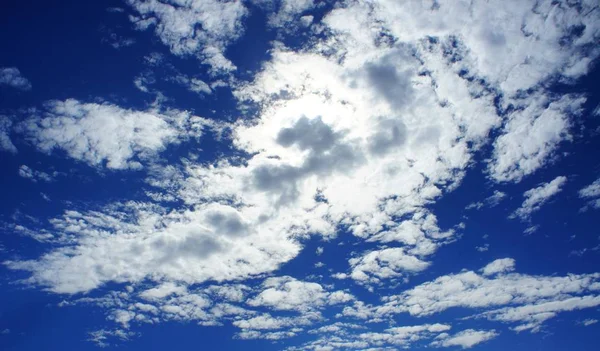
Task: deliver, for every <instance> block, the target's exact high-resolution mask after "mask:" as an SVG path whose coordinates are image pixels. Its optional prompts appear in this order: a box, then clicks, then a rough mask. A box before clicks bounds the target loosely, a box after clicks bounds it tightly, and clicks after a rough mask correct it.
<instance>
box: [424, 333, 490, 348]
mask: <svg viewBox="0 0 600 351" xmlns="http://www.w3.org/2000/svg"><path fill="white" fill-rule="evenodd" d="M497 336H498V333H497V332H496V331H493V330H491V331H484V330H473V329H467V330H463V331H461V332H459V333H457V334H454V335H452V336H450V335H448V334H445V335H444V336H442V337H440V338H439V339H440V340H437V341H434V342H432V343H431V345H432V346H437V347H452V346H460V347H462V348H463V349H470V348H471V347H473V346H475V345H478V344H481V343H482V342H485V341H488V340H491V339H493V338H495V337H497Z"/></svg>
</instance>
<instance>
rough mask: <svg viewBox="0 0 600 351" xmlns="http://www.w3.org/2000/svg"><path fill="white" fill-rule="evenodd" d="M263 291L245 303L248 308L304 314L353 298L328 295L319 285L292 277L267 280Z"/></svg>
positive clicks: (338, 292) (338, 294)
mask: <svg viewBox="0 0 600 351" xmlns="http://www.w3.org/2000/svg"><path fill="white" fill-rule="evenodd" d="M262 287H263V290H262V291H261V292H260V294H258V295H257V296H255V297H254V298H251V299H249V300H248V301H247V303H248V305H250V306H268V307H271V308H272V309H275V310H289V311H301V312H306V311H310V310H314V309H316V308H319V307H322V306H324V305H330V304H338V303H345V302H348V301H352V300H353V299H354V297H353V296H352V295H350V294H348V293H345V292H343V291H335V292H332V293H328V292H326V291H325V289H323V287H322V286H321V285H320V284H317V283H310V282H303V281H299V280H296V279H294V278H292V277H289V276H285V277H277V278H268V279H266V280H265V282H264V283H263V284H262Z"/></svg>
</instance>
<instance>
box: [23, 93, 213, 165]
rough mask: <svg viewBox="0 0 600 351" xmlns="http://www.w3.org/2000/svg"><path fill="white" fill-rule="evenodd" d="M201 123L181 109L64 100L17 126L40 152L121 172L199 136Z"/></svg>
mask: <svg viewBox="0 0 600 351" xmlns="http://www.w3.org/2000/svg"><path fill="white" fill-rule="evenodd" d="M207 125H210V122H207V120H205V119H204V118H201V117H197V116H193V115H191V114H190V113H189V112H185V111H176V110H170V111H166V112H165V113H160V112H159V111H156V110H148V111H134V110H130V109H124V108H121V107H119V106H116V105H111V104H108V103H103V104H98V103H83V102H80V101H77V100H74V99H69V100H65V101H51V102H48V103H47V104H46V106H45V108H44V109H43V110H42V111H34V113H32V114H31V115H30V116H29V117H28V118H27V119H26V120H25V121H24V122H22V123H21V125H20V128H21V129H22V131H23V132H24V133H25V134H26V135H27V137H28V139H29V140H30V142H31V143H33V144H34V145H35V146H36V147H37V148H38V149H40V150H41V151H43V152H46V153H51V152H52V151H53V150H55V149H61V150H63V151H65V152H66V153H67V155H69V156H70V157H72V158H74V159H76V160H79V161H83V162H85V163H88V164H89V165H90V166H93V167H99V168H103V167H106V168H108V169H112V170H123V169H140V168H142V167H143V166H142V162H144V161H146V160H148V159H151V158H153V157H154V156H155V155H156V154H157V153H159V152H161V151H163V150H164V149H165V148H166V147H167V146H168V145H169V144H173V143H179V142H181V141H182V140H185V139H187V138H190V137H194V138H198V137H200V136H201V135H202V131H203V129H204V127H206V126H207Z"/></svg>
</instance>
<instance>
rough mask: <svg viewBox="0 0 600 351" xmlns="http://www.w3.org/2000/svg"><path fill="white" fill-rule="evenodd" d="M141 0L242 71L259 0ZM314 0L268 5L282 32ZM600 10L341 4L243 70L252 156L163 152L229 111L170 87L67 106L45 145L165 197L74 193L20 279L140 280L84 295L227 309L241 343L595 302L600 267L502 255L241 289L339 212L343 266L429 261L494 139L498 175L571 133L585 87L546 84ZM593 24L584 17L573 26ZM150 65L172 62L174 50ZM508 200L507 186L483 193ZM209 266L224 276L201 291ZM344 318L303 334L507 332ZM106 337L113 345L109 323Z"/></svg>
mask: <svg viewBox="0 0 600 351" xmlns="http://www.w3.org/2000/svg"><path fill="white" fill-rule="evenodd" d="M128 3H129V4H130V5H131V7H132V8H133V9H134V11H136V12H137V14H138V15H137V16H132V17H131V20H132V21H133V22H134V23H136V25H137V27H138V28H139V29H147V28H150V27H152V28H153V30H154V32H155V34H156V35H157V36H158V37H159V38H160V40H161V41H162V42H163V43H164V44H165V45H168V46H169V48H170V50H171V52H172V53H174V54H176V55H182V56H185V55H195V56H197V57H198V58H199V59H200V60H201V62H202V63H204V64H207V65H209V66H210V67H211V72H212V73H213V74H219V73H230V74H235V73H233V72H234V69H235V66H234V64H233V63H232V62H231V61H229V59H227V58H226V57H225V52H226V50H227V48H228V46H229V45H230V44H231V43H232V42H234V41H235V40H237V39H238V38H240V37H241V35H242V33H243V27H242V24H243V23H242V22H243V19H244V18H245V17H246V16H247V15H248V11H247V9H246V8H245V7H244V2H242V1H228V2H224V1H216V0H209V1H200V0H170V1H158V0H149V1H138V0H128ZM314 6H315V5H314V2H312V1H302V2H293V1H285V2H282V3H281V6H280V7H278V10H277V12H276V13H274V14H273V15H272V16H270V17H269V18H270V21H271V24H272V27H273V28H275V30H277V29H276V27H282V28H286V29H288V28H292V27H293V24H291V23H290V22H293V21H296V22H297V23H308V17H304V18H305V19H304V20H303V19H302V18H303V17H302V16H309V15H307V14H308V13H309V12H310V10H311V9H312V8H313V7H314ZM594 6H596V4H595V3H594V1H583V2H581V4H579V6H571V5H570V4H562V3H561V4H557V5H552V3H551V2H550V1H547V2H535V1H521V2H513V3H510V4H507V3H506V2H504V1H500V0H490V1H486V2H473V1H466V0H465V1H455V2H446V3H437V2H436V3H435V6H431V4H427V3H417V2H414V3H413V2H398V1H391V0H382V1H379V2H365V1H348V2H344V3H341V4H339V5H338V6H336V7H335V9H334V10H333V11H331V12H330V13H327V14H325V16H324V18H323V19H322V21H321V22H320V23H314V24H313V25H311V27H310V29H309V31H312V30H314V31H315V32H312V33H313V34H318V35H317V36H315V37H313V39H311V40H309V41H308V42H307V43H306V45H305V46H304V47H303V49H302V50H299V51H293V50H291V49H289V48H286V47H285V46H284V44H282V43H280V42H277V43H273V47H272V48H271V50H270V51H269V54H270V58H269V60H268V61H267V62H264V64H263V66H262V67H261V71H260V72H259V73H258V74H256V75H255V76H254V77H253V79H251V80H250V81H247V82H240V81H236V83H235V84H234V86H233V90H234V91H233V96H234V98H235V99H237V101H236V102H237V103H239V106H240V109H241V110H242V112H246V114H245V115H244V118H243V119H242V118H241V119H240V120H239V121H237V122H235V123H234V124H233V125H231V126H230V127H231V137H232V143H231V145H227V146H229V147H230V148H231V150H232V151H233V152H232V153H231V154H235V155H236V156H231V157H229V156H220V157H219V158H218V159H216V160H214V162H199V161H198V160H197V159H196V158H194V157H189V158H187V159H185V160H182V161H181V163H177V164H167V165H163V164H162V163H161V164H159V163H155V162H153V161H155V160H156V158H158V157H159V156H160V153H161V152H162V151H163V150H165V148H167V147H168V146H169V145H172V144H177V143H181V142H184V141H186V140H188V139H190V138H196V137H199V136H200V135H201V134H202V130H203V128H207V127H210V128H216V129H218V127H219V126H215V125H214V124H211V122H210V121H207V120H205V119H203V118H200V117H195V116H193V115H192V114H191V113H188V112H182V111H175V110H165V109H161V108H160V107H159V105H160V103H161V102H164V96H162V95H160V96H159V98H157V100H156V103H155V105H154V106H155V108H153V109H149V110H146V111H134V110H129V109H126V108H122V107H119V106H116V105H112V104H108V103H103V104H99V103H83V102H79V101H77V100H66V101H62V102H61V101H55V102H51V103H49V104H48V106H47V108H46V109H44V110H41V111H33V112H32V115H31V116H30V118H29V119H28V120H27V121H26V122H25V123H24V124H22V125H21V128H22V130H23V131H24V132H25V133H26V135H27V136H28V138H29V139H30V141H31V142H32V143H33V144H34V145H35V146H37V147H38V148H39V149H40V150H42V151H44V152H48V153H50V152H53V151H54V150H55V149H60V150H63V151H64V152H66V154H67V155H69V156H70V157H72V158H74V159H76V160H80V161H83V162H86V163H88V164H90V165H92V166H94V167H98V168H101V167H106V168H109V169H140V168H143V171H144V172H146V173H144V174H143V176H144V177H145V180H146V183H145V184H144V188H143V189H142V190H143V193H144V194H147V196H148V197H149V198H150V199H151V200H153V201H155V202H156V203H150V202H148V203H142V202H133V201H131V202H126V201H125V199H124V202H123V203H118V202H117V203H112V204H108V205H106V206H104V207H100V208H95V209H93V210H86V211H83V210H78V209H77V208H74V207H71V208H69V209H67V210H65V211H64V213H63V215H62V216H59V217H56V218H52V219H51V220H50V222H49V223H50V226H51V227H50V228H46V229H44V230H40V231H39V233H38V234H39V237H40V241H49V242H52V243H53V246H52V247H49V248H48V250H46V251H44V254H43V255H41V256H40V257H34V258H31V259H27V258H23V259H13V260H9V261H5V262H4V264H5V265H6V266H8V267H9V268H11V269H19V270H24V271H27V272H29V273H30V276H29V277H28V278H27V279H25V282H26V283H29V284H33V285H39V286H43V287H45V288H47V289H48V290H49V291H51V292H54V293H63V294H76V293H83V292H89V291H91V290H94V289H98V288H99V287H107V288H108V287H112V286H114V285H112V284H111V285H109V283H120V284H128V285H127V286H128V287H129V288H128V289H127V290H126V292H123V291H111V292H110V293H109V294H107V296H106V297H105V298H101V299H95V300H93V299H91V298H89V299H88V300H86V298H81V299H79V300H78V301H80V303H84V302H85V301H88V302H89V303H95V304H97V305H100V306H103V307H106V308H107V309H109V310H110V314H109V318H110V319H111V320H113V321H114V322H115V323H118V324H120V326H121V328H130V327H131V325H133V324H134V323H159V322H162V321H173V320H174V321H194V322H197V323H199V324H201V325H218V324H221V323H225V322H230V323H232V324H233V325H234V326H236V327H238V328H239V329H240V332H239V333H238V334H237V337H239V338H242V339H257V338H263V339H269V340H279V339H282V338H287V337H291V336H294V335H298V334H300V333H301V332H303V331H302V330H301V329H302V328H304V327H308V326H311V328H312V327H316V326H315V325H316V324H317V323H321V322H324V320H325V317H324V316H323V315H322V314H321V310H322V309H325V308H339V309H340V310H341V312H340V313H339V314H338V316H339V318H359V319H367V318H368V319H369V321H370V322H386V321H389V320H388V319H389V318H390V316H393V315H394V314H396V313H408V314H411V315H413V316H416V317H421V316H429V315H432V314H435V313H438V312H441V311H445V310H447V309H449V308H452V307H465V308H477V309H482V310H484V311H483V313H484V314H480V315H479V317H482V318H483V317H485V318H488V319H492V320H499V321H503V322H508V323H513V324H518V325H517V326H516V327H515V329H517V330H518V329H519V328H521V329H535V328H538V327H539V325H540V324H541V323H542V322H543V321H545V320H546V319H547V318H550V317H551V316H553V315H554V314H556V313H558V312H560V311H568V310H573V309H577V308H584V307H590V306H592V305H594V304H595V303H596V302H597V298H598V297H597V296H596V295H594V294H596V293H597V290H598V289H597V287H598V285H599V282H598V280H599V276H598V275H597V274H584V275H570V276H567V277H561V276H554V277H546V276H530V275H522V274H517V273H511V270H512V269H513V267H514V261H512V260H511V259H503V260H501V261H495V262H492V263H491V264H490V265H487V266H486V267H485V268H484V269H483V273H477V272H473V271H463V272H461V273H458V274H450V275H446V276H441V277H438V278H437V279H435V280H433V281H430V282H426V283H423V284H420V285H418V286H416V287H413V288H412V289H409V290H407V291H404V292H400V293H399V294H398V295H393V296H387V297H384V299H383V302H382V303H381V305H376V306H373V305H367V304H365V303H363V302H360V301H358V300H356V298H355V297H354V296H352V295H351V294H349V293H348V292H346V291H342V290H337V291H335V290H333V288H330V287H328V286H326V285H321V284H320V283H316V282H306V281H300V280H297V279H295V278H293V277H289V276H285V277H276V278H268V279H266V280H265V282H264V284H263V286H261V288H260V290H258V291H256V290H253V289H251V288H248V287H243V286H238V285H228V284H230V282H232V281H238V282H239V281H242V280H244V279H249V278H258V277H264V276H266V275H268V274H272V273H273V272H274V271H276V270H277V269H279V268H280V267H281V266H282V264H284V263H286V262H289V261H290V260H292V259H294V258H295V257H297V255H298V254H299V253H300V251H301V250H302V248H303V244H302V243H304V242H306V241H305V239H308V238H309V237H310V236H321V237H323V238H325V239H332V238H334V237H335V236H336V235H338V231H339V229H340V228H343V229H344V230H347V232H348V233H349V235H353V236H354V238H353V240H356V241H357V242H358V243H359V244H365V243H366V245H371V246H368V247H371V249H367V246H366V245H362V246H358V248H359V250H357V251H356V252H355V253H354V254H353V256H352V258H349V260H348V263H349V267H348V271H347V272H346V273H337V274H334V275H333V276H334V277H335V278H339V279H345V278H348V277H352V278H353V279H354V281H355V282H360V283H362V284H373V285H376V284H378V283H389V282H394V283H395V282H397V281H398V280H402V278H405V277H407V276H408V275H412V274H417V273H419V272H422V271H424V270H425V269H427V268H428V267H429V266H430V264H431V263H430V261H431V257H432V255H433V254H434V253H435V252H436V251H437V250H438V249H440V247H442V246H443V245H446V244H449V243H451V242H452V241H453V240H456V239H457V237H458V234H457V233H455V231H454V230H447V229H443V228H440V225H439V224H438V221H437V217H436V215H435V214H434V213H433V212H432V210H431V208H434V206H432V205H433V204H434V203H435V202H436V201H437V200H438V199H439V198H440V197H442V196H444V195H445V194H446V193H448V192H451V191H453V190H454V189H456V188H457V187H458V186H460V184H461V181H462V180H463V177H464V175H465V174H466V172H467V171H469V170H470V169H473V167H471V166H472V165H473V162H474V158H473V155H475V154H477V153H478V152H480V151H482V146H484V145H489V144H491V145H492V147H493V150H494V151H493V155H492V157H491V160H490V161H489V164H488V172H489V174H490V176H491V177H492V178H493V179H494V180H496V181H519V180H521V179H522V178H524V177H525V176H527V175H529V174H532V173H533V172H535V171H536V170H537V169H539V168H540V167H543V166H544V165H545V164H547V163H548V162H549V161H550V160H551V159H552V157H553V156H554V155H556V154H557V153H556V151H557V147H558V146H560V143H561V142H562V141H565V140H569V139H570V138H571V136H570V132H569V130H570V128H571V125H572V124H573V123H572V119H573V118H574V117H575V116H576V115H577V113H578V112H579V110H580V108H581V106H582V104H583V102H584V98H582V97H579V96H575V95H567V96H563V97H557V96H555V95H554V94H551V93H550V92H548V91H547V90H544V89H545V88H544V87H546V86H549V85H550V83H552V82H553V81H554V80H555V79H561V80H563V81H565V80H569V79H574V78H578V77H579V76H581V75H583V74H585V72H586V71H587V70H588V66H589V63H590V62H592V61H593V59H594V58H595V57H596V56H598V52H597V50H593V49H590V50H583V49H584V48H589V47H590V46H593V44H595V43H596V41H597V34H596V33H597V32H598V28H599V26H600V24H599V23H598V21H596V18H595V16H594V11H592V10H591V9H593V7H594ZM315 18H316V17H313V18H310V22H313V21H314V20H315ZM581 25H583V26H584V27H583V28H585V29H583V30H582V32H581V33H575V34H574V33H572V28H574V27H577V26H581ZM283 32H285V29H284V30H283ZM281 33H282V32H281V30H280V31H278V34H281ZM565 38H566V39H568V40H565ZM584 55H589V57H584ZM146 61H147V63H148V65H151V66H156V65H160V64H161V63H163V62H164V61H163V58H162V57H161V56H160V55H151V56H148V57H146ZM173 76H174V77H178V75H173ZM182 77H183V78H181V79H179V80H180V82H179V83H182V84H184V85H186V86H188V88H190V89H191V90H193V91H200V92H203V93H206V94H208V93H209V92H210V90H211V89H213V88H215V87H217V86H220V85H222V84H224V83H223V81H218V82H210V83H211V84H210V85H209V84H208V83H207V82H204V81H194V80H193V78H190V77H188V76H182ZM152 79H154V77H153V76H152V74H147V75H146V74H143V75H141V76H139V79H137V80H136V83H137V85H138V88H140V89H141V90H146V91H148V92H149V91H151V90H150V89H149V88H148V84H151V83H152ZM174 79H176V80H177V79H178V78H174ZM223 79H225V78H223ZM232 81H235V78H232ZM246 117H248V118H246ZM100 127H102V128H100ZM3 128H4V127H3ZM498 128H501V130H500V137H498V138H496V139H495V141H493V139H492V138H495V135H497V133H492V132H495V131H498ZM9 129H10V125H8V126H7V127H5V128H4V129H0V131H2V133H0V141H2V145H3V146H4V145H9V146H8V147H5V149H11V150H12V149H15V148H14V145H12V143H10V139H9V138H8V136H9ZM4 130H6V132H5V131H4ZM4 135H5V136H6V137H4ZM5 140H8V141H9V142H8V143H5ZM226 142H227V141H226ZM10 145H12V148H11V147H10ZM237 155H244V156H237ZM563 178H564V177H559V178H557V179H555V180H554V181H553V182H551V183H548V184H546V185H543V186H541V187H539V188H535V189H532V190H530V191H529V192H527V193H526V194H525V196H526V200H525V202H524V204H523V206H522V209H520V210H518V212H517V215H518V216H521V217H522V218H524V217H528V216H529V215H530V214H531V213H532V212H534V211H536V210H537V209H538V208H539V207H540V206H541V205H542V204H543V203H544V202H546V201H548V199H550V197H551V196H552V195H553V194H555V193H557V192H558V191H559V190H560V187H561V186H562V184H563V183H564V181H565V180H566V178H564V179H563ZM561 179H563V180H561ZM555 182H556V183H555ZM348 189H351V191H349V190H348ZM503 197H504V194H503V193H501V192H495V193H494V194H493V195H492V196H491V197H489V198H487V199H485V200H483V201H482V202H481V206H494V205H496V204H497V203H498V202H499V201H500V200H501V199H502V198H503ZM166 201H169V203H168V204H165V202H166ZM157 203H160V204H162V206H161V205H159V204H157ZM163 206H164V207H163ZM481 206H479V204H478V203H476V204H475V205H474V207H475V208H479V207H481ZM519 211H520V212H519ZM450 226H452V224H450ZM455 228H456V230H457V231H458V230H461V227H460V226H456V227H455ZM32 232H35V233H37V232H38V231H32ZM28 233H29V232H28ZM316 253H317V254H318V253H319V251H317V252H316ZM344 259H348V257H345V258H344ZM386 279H389V280H391V281H386ZM208 282H213V283H212V284H215V285H213V286H210V287H206V288H196V287H198V286H200V284H203V285H202V286H205V285H204V284H209V283H208ZM336 283H337V282H336ZM339 283H340V284H351V281H349V280H346V281H343V282H339ZM369 288H371V286H369ZM136 289H139V291H138V292H135V291H136ZM244 302H247V303H244ZM252 308H256V310H253V309H252ZM490 308H496V310H492V311H490V310H489V309H490ZM498 308H499V309H498ZM259 311H260V312H259ZM266 311H268V312H266ZM293 312H296V314H293ZM486 312H489V313H488V314H485V313H486ZM519 323H520V324H519ZM337 328H339V329H337V330H334V329H335V328H333V329H331V330H332V331H333V332H335V333H337V334H335V335H331V336H326V337H324V338H321V339H319V340H316V341H315V342H313V343H309V344H307V345H306V347H305V348H304V349H321V350H323V349H352V348H358V349H367V348H369V347H371V348H381V347H388V346H390V347H394V346H397V345H402V346H404V345H410V343H411V342H412V341H414V340H423V341H425V340H427V342H428V343H429V341H432V342H435V343H439V345H440V346H445V345H444V344H447V345H459V346H464V347H466V346H469V345H474V344H475V343H476V342H478V341H483V340H484V339H485V338H488V339H489V338H491V337H493V336H495V335H493V336H492V334H493V333H494V332H493V331H488V332H485V331H473V330H466V331H463V332H458V333H457V334H454V335H453V336H450V335H447V334H444V335H442V334H443V333H445V331H447V330H448V329H449V328H450V326H449V325H446V324H444V325H442V324H427V325H421V326H403V327H393V328H392V327H390V328H388V329H385V330H383V331H382V332H380V333H379V332H371V331H365V332H364V333H362V332H361V333H360V334H357V333H354V334H353V335H354V336H353V337H352V338H350V337H346V335H343V334H341V333H343V332H344V330H345V329H347V328H350V327H348V326H342V325H337ZM315 330H316V329H315ZM323 331H324V332H326V331H325V329H323ZM98 335H99V337H100V339H101V341H102V340H103V339H102V337H104V336H110V335H112V334H111V332H108V333H105V334H98ZM437 336H439V338H438V339H435V340H432V339H433V338H435V337H437Z"/></svg>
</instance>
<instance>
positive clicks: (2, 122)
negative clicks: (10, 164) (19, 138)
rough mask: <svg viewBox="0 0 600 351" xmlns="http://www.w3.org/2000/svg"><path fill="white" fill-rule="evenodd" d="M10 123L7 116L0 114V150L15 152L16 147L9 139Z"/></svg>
mask: <svg viewBox="0 0 600 351" xmlns="http://www.w3.org/2000/svg"><path fill="white" fill-rule="evenodd" d="M12 124H13V123H12V121H11V120H10V119H9V118H8V117H6V116H2V115H0V150H1V151H8V152H11V153H13V154H16V153H17V147H16V146H15V144H13V143H12V140H10V132H11V127H12Z"/></svg>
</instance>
